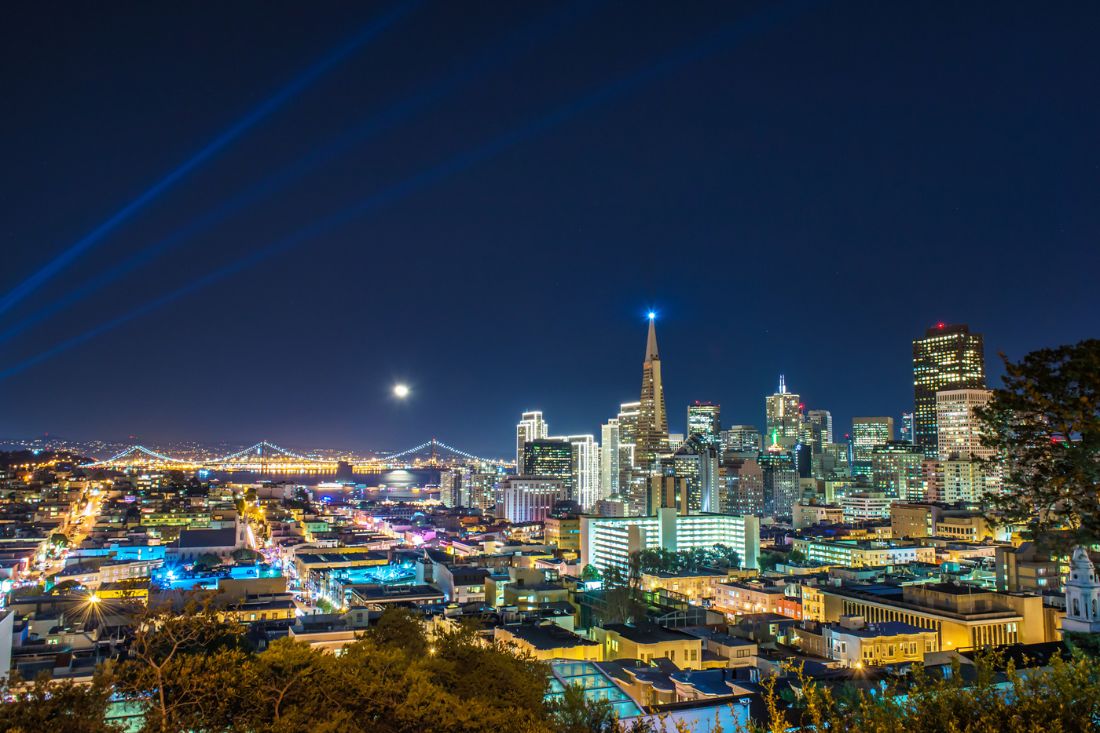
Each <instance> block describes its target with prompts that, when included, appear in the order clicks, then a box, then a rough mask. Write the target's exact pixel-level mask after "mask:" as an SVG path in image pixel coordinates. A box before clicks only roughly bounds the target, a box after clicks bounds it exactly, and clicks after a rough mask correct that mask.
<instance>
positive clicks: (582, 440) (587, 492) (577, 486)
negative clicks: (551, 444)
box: [551, 435, 600, 511]
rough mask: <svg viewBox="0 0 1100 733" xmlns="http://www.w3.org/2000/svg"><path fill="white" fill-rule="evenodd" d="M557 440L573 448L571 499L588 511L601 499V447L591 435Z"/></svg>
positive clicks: (567, 436)
mask: <svg viewBox="0 0 1100 733" xmlns="http://www.w3.org/2000/svg"><path fill="white" fill-rule="evenodd" d="M551 440H555V439H554V438H551ZM556 440H564V441H565V442H567V443H569V446H570V447H571V448H572V452H573V453H572V458H571V460H572V467H571V476H570V482H571V487H572V490H573V491H572V496H570V498H571V499H572V500H573V501H575V502H577V503H578V504H580V505H581V508H582V509H584V510H585V511H588V510H589V509H591V508H592V507H593V506H595V504H596V500H597V499H599V498H600V496H599V490H600V445H599V443H597V442H596V439H595V437H593V436H591V435H566V436H562V437H559V438H556Z"/></svg>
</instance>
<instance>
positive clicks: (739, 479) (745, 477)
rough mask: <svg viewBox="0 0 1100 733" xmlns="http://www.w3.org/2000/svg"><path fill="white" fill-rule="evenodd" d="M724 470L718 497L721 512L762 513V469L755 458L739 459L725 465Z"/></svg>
mask: <svg viewBox="0 0 1100 733" xmlns="http://www.w3.org/2000/svg"><path fill="white" fill-rule="evenodd" d="M725 471H726V475H725V476H724V477H723V485H722V487H721V488H722V493H721V496H720V499H719V506H720V509H721V512H722V514H748V515H755V516H761V515H763V514H764V512H765V506H764V505H765V502H764V471H763V470H762V469H761V468H760V464H759V463H757V462H756V459H754V458H747V459H744V460H739V461H737V462H735V463H733V464H729V465H727V466H726V468H725Z"/></svg>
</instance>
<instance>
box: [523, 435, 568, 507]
mask: <svg viewBox="0 0 1100 733" xmlns="http://www.w3.org/2000/svg"><path fill="white" fill-rule="evenodd" d="M520 475H521V476H528V477H533V478H553V479H558V480H560V482H561V484H562V486H564V487H565V488H566V495H565V497H564V498H566V499H569V498H572V496H573V446H572V445H570V443H569V441H568V440H564V439H562V438H542V439H540V440H529V441H527V443H526V445H524V446H523V471H522V472H521V473H520Z"/></svg>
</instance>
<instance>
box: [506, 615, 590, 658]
mask: <svg viewBox="0 0 1100 733" xmlns="http://www.w3.org/2000/svg"><path fill="white" fill-rule="evenodd" d="M493 638H494V639H495V640H496V641H502V642H505V643H508V644H512V645H514V646H515V647H516V649H517V650H519V651H522V652H526V653H528V654H530V655H531V656H532V657H534V658H535V659H537V660H539V661H541V662H549V661H550V660H553V659H573V660H578V661H591V662H600V661H603V649H604V648H603V646H601V645H600V644H599V643H598V642H595V641H592V640H590V639H585V638H584V637H582V636H578V635H577V634H574V633H573V632H572V631H568V630H566V629H563V628H561V627H560V626H558V625H556V624H539V625H535V624H517V625H514V626H498V627H496V628H495V629H493Z"/></svg>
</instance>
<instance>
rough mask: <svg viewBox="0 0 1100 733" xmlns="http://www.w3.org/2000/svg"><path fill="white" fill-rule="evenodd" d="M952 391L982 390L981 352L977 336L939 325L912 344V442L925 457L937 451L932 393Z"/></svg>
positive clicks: (956, 327) (982, 357)
mask: <svg viewBox="0 0 1100 733" xmlns="http://www.w3.org/2000/svg"><path fill="white" fill-rule="evenodd" d="M956 389H985V349H984V345H983V343H982V337H981V334H977V333H970V329H969V328H968V327H967V326H965V325H957V326H948V325H946V324H943V323H941V324H939V325H937V326H935V327H934V328H930V329H928V331H927V332H925V335H924V338H919V339H915V340H914V341H913V403H914V413H913V442H914V443H916V444H917V446H918V447H920V448H921V449H922V450H923V451H924V454H925V455H926V456H930V457H932V456H935V454H936V452H937V451H938V450H939V441H938V438H937V432H936V393H937V392H942V391H944V390H956Z"/></svg>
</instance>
